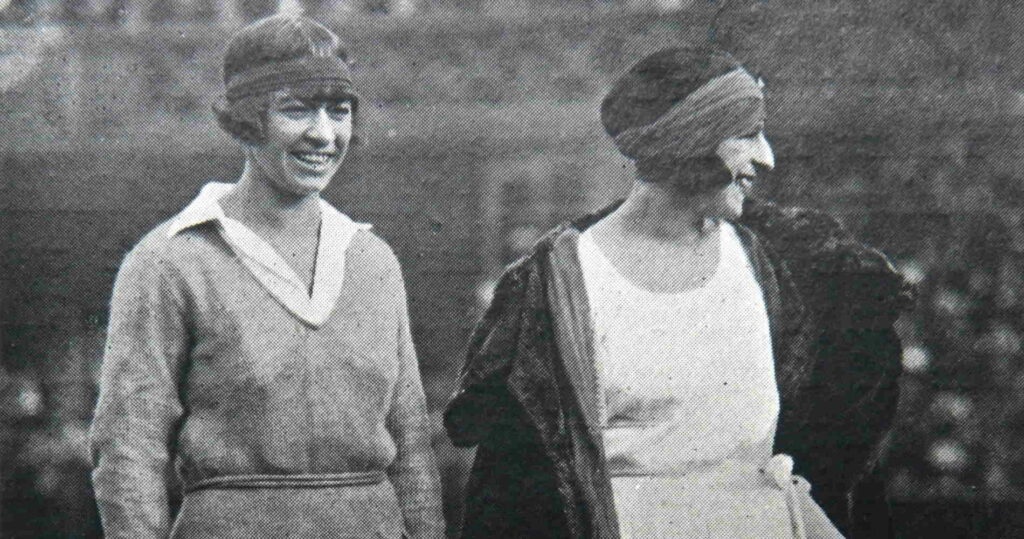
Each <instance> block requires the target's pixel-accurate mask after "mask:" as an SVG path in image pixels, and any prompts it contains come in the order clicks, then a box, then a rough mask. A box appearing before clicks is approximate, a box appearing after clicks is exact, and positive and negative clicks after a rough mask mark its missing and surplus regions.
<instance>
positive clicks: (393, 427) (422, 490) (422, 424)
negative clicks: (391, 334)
mask: <svg viewBox="0 0 1024 539" xmlns="http://www.w3.org/2000/svg"><path fill="white" fill-rule="evenodd" d="M398 287H399V289H400V290H401V301H400V302H399V306H398V311H399V313H398V320H399V328H398V331H399V335H398V368H399V373H398V380H397V383H396V387H395V393H394V398H393V400H392V404H391V411H390V413H389V414H388V429H389V430H390V432H391V435H392V437H393V439H394V441H395V446H396V448H397V454H396V456H395V461H394V462H393V463H392V464H391V466H390V467H389V468H388V477H389V479H390V480H391V483H392V485H394V487H395V491H396V493H397V495H398V501H399V504H400V505H401V507H402V515H403V517H404V520H405V526H406V529H407V530H408V532H409V536H410V537H412V538H414V539H421V538H441V537H444V534H445V525H444V516H443V512H442V507H441V480H440V477H439V474H438V469H437V461H436V458H435V455H434V449H433V447H432V446H431V429H430V423H429V421H428V419H427V405H426V398H425V397H424V394H423V383H422V381H421V379H420V371H419V362H418V361H417V359H416V349H415V347H414V345H413V342H412V336H411V332H410V328H409V312H408V308H407V302H406V297H405V285H404V283H402V282H401V281H400V282H399V285H398Z"/></svg>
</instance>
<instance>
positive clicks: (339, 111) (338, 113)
mask: <svg viewBox="0 0 1024 539" xmlns="http://www.w3.org/2000/svg"><path fill="white" fill-rule="evenodd" d="M327 114H330V115H331V116H333V117H335V118H344V117H345V116H348V115H349V114H352V107H350V106H349V105H347V104H346V105H337V106H333V107H328V108H327Z"/></svg>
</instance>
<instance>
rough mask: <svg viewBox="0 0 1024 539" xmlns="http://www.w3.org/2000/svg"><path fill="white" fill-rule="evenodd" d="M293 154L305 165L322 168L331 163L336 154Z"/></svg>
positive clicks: (292, 154)
mask: <svg viewBox="0 0 1024 539" xmlns="http://www.w3.org/2000/svg"><path fill="white" fill-rule="evenodd" d="M291 156H292V157H294V158H295V160H296V161H298V162H300V163H302V164H303V165H306V166H308V167H311V168H314V169H320V168H324V167H327V166H328V165H330V164H331V162H332V161H334V159H335V157H336V154H334V153H331V152H291Z"/></svg>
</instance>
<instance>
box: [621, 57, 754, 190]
mask: <svg viewBox="0 0 1024 539" xmlns="http://www.w3.org/2000/svg"><path fill="white" fill-rule="evenodd" d="M764 119H765V108H764V95H763V93H762V92H761V85H760V84H759V82H758V81H757V80H756V79H755V78H754V77H753V76H751V75H750V74H749V73H748V72H747V71H746V70H745V69H744V68H743V67H742V66H741V65H740V64H739V63H738V62H736V61H735V60H734V59H733V58H732V57H731V56H729V55H728V54H725V53H722V52H718V51H713V50H707V49H684V48H677V49H666V50H662V51H659V52H656V53H654V54H652V55H650V56H648V57H646V58H644V59H643V60H641V61H640V62H638V63H637V64H636V65H635V66H633V67H632V68H631V69H630V70H629V71H628V72H627V73H626V74H625V75H623V76H622V77H621V78H620V79H619V80H618V81H617V82H616V83H615V85H614V86H613V87H612V90H611V91H610V92H609V93H608V95H607V96H606V97H605V99H604V101H603V102H602V103H601V122H602V123H603V124H604V127H605V130H606V131H607V132H608V134H609V135H610V136H611V137H612V138H613V139H614V141H615V145H616V146H617V147H618V148H619V151H621V152H622V153H623V155H625V156H626V157H629V158H630V159H633V160H634V161H636V164H637V168H638V170H640V171H641V174H642V175H643V173H644V172H645V171H655V170H664V169H666V168H673V167H679V166H685V162H686V161H688V160H692V159H698V158H706V157H711V156H714V153H715V150H716V149H717V147H718V145H719V143H721V142H722V141H723V140H725V139H728V138H731V137H737V136H745V135H749V134H750V133H752V132H754V131H757V130H759V129H760V126H761V125H762V124H763V122H764Z"/></svg>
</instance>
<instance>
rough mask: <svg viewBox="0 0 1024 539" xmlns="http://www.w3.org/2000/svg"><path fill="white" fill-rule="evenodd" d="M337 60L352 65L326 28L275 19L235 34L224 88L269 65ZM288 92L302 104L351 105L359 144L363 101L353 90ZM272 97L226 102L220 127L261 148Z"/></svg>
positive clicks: (292, 18)
mask: <svg viewBox="0 0 1024 539" xmlns="http://www.w3.org/2000/svg"><path fill="white" fill-rule="evenodd" d="M332 56H333V57H336V58H339V59H341V60H342V61H343V62H345V63H346V64H348V63H349V52H348V48H347V47H346V46H345V45H344V43H342V41H341V38H339V37H338V35H337V34H335V33H334V32H332V31H331V30H330V29H328V28H327V27H325V26H323V25H322V24H320V23H317V22H315V21H313V20H310V19H308V18H306V17H302V16H299V15H289V14H283V15H273V16H270V17H267V18H264V19H261V20H259V21H256V22H254V23H252V24H250V25H248V26H246V27H245V28H242V29H241V30H239V31H238V32H237V33H235V34H234V35H233V36H232V37H231V40H230V41H229V42H228V46H227V50H226V52H225V53H224V85H225V87H226V86H227V85H228V82H229V81H230V80H231V79H232V77H234V76H236V75H238V74H240V73H243V72H246V71H248V70H251V69H254V68H258V67H261V66H265V65H268V64H274V63H280V62H287V61H291V60H299V59H302V58H310V57H332ZM286 90H287V91H288V93H289V94H290V95H291V96H292V97H295V98H296V99H300V100H303V101H321V100H347V101H350V102H351V103H352V114H353V117H352V121H353V123H354V124H355V125H353V136H352V144H357V143H358V142H359V135H358V129H357V127H358V123H357V120H358V114H356V113H357V111H358V105H359V96H358V95H357V94H355V92H353V91H352V89H351V87H349V86H343V85H339V84H337V83H332V82H315V83H304V84H296V85H294V86H288V87H287V88H286ZM273 96H274V92H273V91H268V92H264V93H260V94H256V95H252V96H246V97H241V98H238V99H234V100H231V99H228V98H226V97H222V98H220V99H218V100H217V102H216V103H214V105H213V112H214V115H215V116H216V118H217V124H218V125H220V127H221V129H223V130H224V131H225V132H227V133H228V134H229V135H231V137H232V138H234V139H236V140H238V141H239V142H242V143H244V144H253V145H258V144H261V143H262V142H263V140H264V124H265V122H266V115H267V110H268V108H269V106H270V102H271V100H272V98H273Z"/></svg>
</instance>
